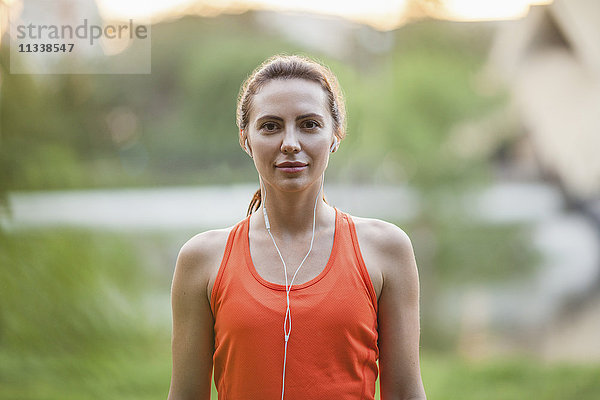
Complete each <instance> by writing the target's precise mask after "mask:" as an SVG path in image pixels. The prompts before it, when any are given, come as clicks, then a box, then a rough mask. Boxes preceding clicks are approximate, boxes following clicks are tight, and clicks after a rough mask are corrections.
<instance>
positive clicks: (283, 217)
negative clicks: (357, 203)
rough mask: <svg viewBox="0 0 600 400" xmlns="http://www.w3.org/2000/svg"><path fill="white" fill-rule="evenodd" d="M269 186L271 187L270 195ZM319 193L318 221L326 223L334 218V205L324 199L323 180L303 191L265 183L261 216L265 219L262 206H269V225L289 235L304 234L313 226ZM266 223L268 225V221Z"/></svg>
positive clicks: (318, 224)
mask: <svg viewBox="0 0 600 400" xmlns="http://www.w3.org/2000/svg"><path fill="white" fill-rule="evenodd" d="M265 190H266V191H267V193H266V196H265ZM317 196H318V199H317V201H316V214H315V218H316V225H317V226H323V225H325V224H326V223H327V222H329V221H330V216H331V213H332V212H333V209H332V208H331V207H330V206H328V205H327V204H326V203H325V202H324V201H323V193H322V191H321V181H320V180H319V181H318V182H315V184H314V185H312V186H311V187H310V188H307V189H306V190H303V191H300V192H282V191H279V190H276V189H274V188H273V187H269V186H266V187H265V186H264V185H263V187H262V189H261V199H262V202H261V210H259V215H260V219H261V220H263V216H262V207H266V209H267V213H268V218H269V225H270V227H271V231H272V232H273V233H277V234H278V235H285V236H288V235H289V236H297V235H299V234H300V235H302V234H303V233H305V232H306V231H308V230H312V227H313V212H315V199H316V198H317ZM265 199H266V203H265V202H264V200H265ZM262 225H263V226H264V221H263V222H262Z"/></svg>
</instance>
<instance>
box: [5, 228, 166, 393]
mask: <svg viewBox="0 0 600 400" xmlns="http://www.w3.org/2000/svg"><path fill="white" fill-rule="evenodd" d="M134 247H135V246H133V244H132V242H131V240H128V239H127V237H125V236H116V235H112V234H108V233H98V232H96V233H91V232H88V231H81V230H70V229H61V230H52V231H47V230H40V231H38V230H36V231H26V232H12V233H11V234H7V233H1V232H0V265H1V266H2V268H0V398H1V399H12V400H16V399H86V398H90V399H106V398H123V396H124V395H125V397H126V398H131V399H143V398H153V396H154V397H156V398H164V397H166V390H168V382H167V381H166V380H165V379H166V378H165V377H166V376H168V369H169V361H168V360H169V358H170V355H169V339H168V338H169V332H165V331H164V330H156V329H155V328H154V327H153V326H152V325H151V324H150V323H149V322H148V315H149V314H151V311H150V310H147V309H144V308H143V306H142V302H141V299H142V295H143V294H144V293H146V292H147V291H148V289H151V288H152V280H151V279H150V277H149V274H148V271H147V270H143V267H144V266H143V265H142V263H141V262H140V257H139V254H137V253H136V252H135V249H134ZM160 392H163V393H165V396H156V394H157V393H160Z"/></svg>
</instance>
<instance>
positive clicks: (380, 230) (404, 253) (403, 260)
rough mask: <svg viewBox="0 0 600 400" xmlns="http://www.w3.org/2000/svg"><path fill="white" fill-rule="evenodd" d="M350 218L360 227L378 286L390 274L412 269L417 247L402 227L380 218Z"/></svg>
mask: <svg viewBox="0 0 600 400" xmlns="http://www.w3.org/2000/svg"><path fill="white" fill-rule="evenodd" d="M350 218H352V221H353V222H354V225H355V227H356V236H357V238H358V243H359V247H360V251H361V254H362V257H363V261H364V262H365V266H366V267H367V270H368V271H369V275H370V276H371V278H372V280H373V284H374V285H375V287H376V289H377V285H378V284H380V285H382V284H383V281H384V280H385V279H386V277H391V276H396V275H398V274H400V275H404V274H406V273H409V272H410V271H409V270H410V269H412V268H413V265H414V250H413V247H412V243H411V240H410V238H409V236H408V234H407V233H406V232H405V231H404V230H403V229H402V228H400V227H398V226H397V225H395V224H392V223H390V222H387V221H383V220H380V219H376V218H363V217H355V216H350ZM378 294H379V293H378Z"/></svg>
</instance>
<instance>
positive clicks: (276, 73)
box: [236, 55, 346, 215]
mask: <svg viewBox="0 0 600 400" xmlns="http://www.w3.org/2000/svg"><path fill="white" fill-rule="evenodd" d="M273 79H306V80H308V81H312V82H316V83H318V84H319V85H321V87H322V88H323V90H325V93H326V94H327V101H328V109H329V112H330V114H331V117H332V120H333V131H334V135H335V136H336V137H337V138H338V142H341V141H342V140H343V139H344V137H345V136H346V107H345V104H344V98H343V95H342V91H341V89H340V86H339V83H338V81H337V78H336V77H335V75H334V74H333V72H331V70H330V69H329V68H327V67H326V66H324V65H322V64H320V63H318V62H316V61H314V60H311V59H309V58H306V57H303V56H298V55H291V56H288V55H276V56H273V57H271V58H269V59H267V60H265V61H264V62H263V63H262V64H261V65H260V66H258V67H257V68H256V69H255V70H254V71H253V72H252V74H251V75H250V76H249V77H248V78H247V79H246V81H245V82H244V83H243V85H242V87H241V89H240V93H239V96H238V102H237V112H236V117H237V118H236V123H237V126H238V128H239V129H240V131H242V130H246V129H247V127H248V123H249V120H250V112H251V111H252V100H253V98H254V96H255V95H256V94H257V93H258V92H259V91H260V89H261V88H262V87H263V86H264V85H265V84H266V83H267V82H269V81H271V80H273ZM239 140H240V146H242V148H244V143H243V142H244V137H243V135H239ZM260 197H261V195H260V189H258V190H257V191H256V193H254V196H253V197H252V200H251V201H250V205H249V206H248V212H247V215H250V214H252V212H254V211H255V210H258V209H259V207H260V203H261V198H260Z"/></svg>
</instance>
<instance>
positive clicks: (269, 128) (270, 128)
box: [262, 122, 277, 132]
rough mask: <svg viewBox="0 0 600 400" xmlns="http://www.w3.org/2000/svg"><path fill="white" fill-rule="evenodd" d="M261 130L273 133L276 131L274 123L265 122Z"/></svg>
mask: <svg viewBox="0 0 600 400" xmlns="http://www.w3.org/2000/svg"><path fill="white" fill-rule="evenodd" d="M262 129H264V130H265V131H267V132H273V131H274V130H276V129H277V124H275V123H274V122H265V123H264V124H263V126H262Z"/></svg>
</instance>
